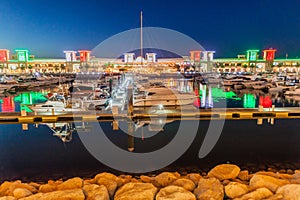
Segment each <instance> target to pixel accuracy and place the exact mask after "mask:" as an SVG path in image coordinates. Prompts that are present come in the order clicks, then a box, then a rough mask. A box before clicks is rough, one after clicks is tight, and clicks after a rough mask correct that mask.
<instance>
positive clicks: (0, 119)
mask: <svg viewBox="0 0 300 200" xmlns="http://www.w3.org/2000/svg"><path fill="white" fill-rule="evenodd" d="M159 118H166V119H170V120H263V119H298V118H300V109H298V108H275V109H273V110H271V109H263V110H259V109H234V108H227V109H222V108H219V109H213V110H210V109H205V110H196V109H195V110H194V111H192V110H181V111H179V110H177V109H171V108H169V109H168V108H166V109H165V110H157V111H155V112H152V113H149V112H147V110H134V111H133V113H129V114H128V113H125V114H123V113H120V114H119V113H114V114H113V113H100V112H80V113H79V112H73V113H68V114H62V115H35V114H34V113H27V114H26V115H24V114H23V115H21V113H18V112H14V113H1V114H0V124H8V123H9V124H23V123H55V122H72V121H74V122H81V121H82V122H115V121H149V120H151V119H159Z"/></svg>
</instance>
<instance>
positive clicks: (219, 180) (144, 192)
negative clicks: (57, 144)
mask: <svg viewBox="0 0 300 200" xmlns="http://www.w3.org/2000/svg"><path fill="white" fill-rule="evenodd" d="M16 199H21V200H110V199H115V200H172V199H174V200H202V199H203V200H222V199H236V200H249V199H253V200H260V199H266V200H297V199H299V200H300V170H294V171H292V170H280V171H274V170H269V171H259V172H256V173H249V172H248V170H241V169H240V168H239V167H238V166H237V165H233V164H221V165H217V166H216V167H214V168H213V169H211V170H210V171H209V172H208V173H202V174H199V173H185V174H179V173H178V172H162V173H160V174H158V175H155V176H146V175H141V176H136V177H133V176H131V175H119V176H116V175H114V174H111V173H106V172H104V173H100V174H97V175H96V176H95V177H94V178H89V179H82V178H79V177H75V178H71V179H68V180H64V181H63V180H49V181H48V182H47V183H36V182H30V183H22V182H21V181H20V180H17V181H11V182H9V181H5V182H3V183H2V184H1V186H0V200H16Z"/></svg>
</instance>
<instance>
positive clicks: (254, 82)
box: [208, 75, 300, 92]
mask: <svg viewBox="0 0 300 200" xmlns="http://www.w3.org/2000/svg"><path fill="white" fill-rule="evenodd" d="M215 79H217V80H219V82H218V84H220V85H223V86H224V87H228V88H232V89H235V90H241V89H254V90H264V91H268V92H285V91H288V90H294V89H295V88H297V87H298V86H300V84H299V77H296V76H295V77H291V76H276V75H251V76H250V75H226V76H219V77H218V78H215ZM209 80H210V79H208V82H209V83H210V84H212V81H209ZM215 82H216V81H215Z"/></svg>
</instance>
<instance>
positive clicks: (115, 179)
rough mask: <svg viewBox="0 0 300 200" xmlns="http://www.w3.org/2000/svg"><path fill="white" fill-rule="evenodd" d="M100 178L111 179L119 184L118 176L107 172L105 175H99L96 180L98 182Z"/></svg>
mask: <svg viewBox="0 0 300 200" xmlns="http://www.w3.org/2000/svg"><path fill="white" fill-rule="evenodd" d="M99 178H106V179H111V180H114V181H116V182H117V179H118V177H117V176H116V175H114V174H111V173H107V172H103V173H100V174H97V175H96V176H95V177H94V179H95V180H98V179H99Z"/></svg>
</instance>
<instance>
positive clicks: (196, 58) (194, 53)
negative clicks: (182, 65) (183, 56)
mask: <svg viewBox="0 0 300 200" xmlns="http://www.w3.org/2000/svg"><path fill="white" fill-rule="evenodd" d="M190 57H191V60H193V61H195V62H200V58H201V51H190Z"/></svg>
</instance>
